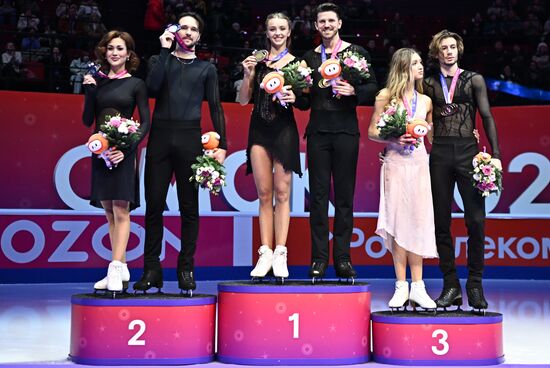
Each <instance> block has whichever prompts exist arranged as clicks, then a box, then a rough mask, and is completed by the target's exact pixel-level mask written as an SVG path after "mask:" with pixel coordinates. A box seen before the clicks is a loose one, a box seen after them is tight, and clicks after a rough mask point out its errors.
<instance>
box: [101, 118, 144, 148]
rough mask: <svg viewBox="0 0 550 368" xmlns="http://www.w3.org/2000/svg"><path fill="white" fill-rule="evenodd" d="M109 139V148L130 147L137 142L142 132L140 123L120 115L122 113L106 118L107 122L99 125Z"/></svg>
mask: <svg viewBox="0 0 550 368" xmlns="http://www.w3.org/2000/svg"><path fill="white" fill-rule="evenodd" d="M99 130H100V131H101V132H102V133H103V135H104V136H105V138H106V139H107V141H108V142H109V148H110V149H114V148H118V149H121V150H123V149H128V148H131V147H132V145H133V144H134V143H136V142H137V141H138V140H139V138H140V136H141V132H140V131H139V123H138V122H137V121H134V120H132V119H126V118H122V117H120V115H118V114H117V115H115V116H110V115H107V116H106V118H105V124H103V125H101V126H100V127H99Z"/></svg>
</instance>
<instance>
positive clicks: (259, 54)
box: [252, 50, 269, 63]
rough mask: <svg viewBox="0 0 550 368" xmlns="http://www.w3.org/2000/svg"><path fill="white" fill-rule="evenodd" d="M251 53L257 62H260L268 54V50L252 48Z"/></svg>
mask: <svg viewBox="0 0 550 368" xmlns="http://www.w3.org/2000/svg"><path fill="white" fill-rule="evenodd" d="M252 55H254V57H255V58H256V61H257V62H258V63H261V62H262V61H264V60H265V59H267V57H268V56H269V52H268V51H267V50H254V51H252Z"/></svg>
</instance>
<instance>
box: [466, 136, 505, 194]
mask: <svg viewBox="0 0 550 368" xmlns="http://www.w3.org/2000/svg"><path fill="white" fill-rule="evenodd" d="M472 165H473V167H474V171H472V172H471V174H472V182H473V185H474V187H475V188H477V190H479V192H480V193H481V195H482V196H483V197H487V196H489V194H491V193H496V192H499V191H502V170H500V169H499V168H497V167H496V166H495V165H493V164H492V163H491V155H490V154H488V153H487V152H485V147H483V152H479V153H478V154H477V155H475V157H474V159H473V160H472Z"/></svg>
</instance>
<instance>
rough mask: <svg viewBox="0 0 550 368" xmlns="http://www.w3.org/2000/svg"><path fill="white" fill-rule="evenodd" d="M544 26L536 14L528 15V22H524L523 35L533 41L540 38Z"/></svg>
mask: <svg viewBox="0 0 550 368" xmlns="http://www.w3.org/2000/svg"><path fill="white" fill-rule="evenodd" d="M541 31H542V26H541V24H540V20H539V18H537V16H536V15H535V13H529V14H527V20H526V21H525V22H523V34H524V35H525V36H526V37H528V38H529V39H531V40H533V39H536V38H538V37H539V36H540V34H541Z"/></svg>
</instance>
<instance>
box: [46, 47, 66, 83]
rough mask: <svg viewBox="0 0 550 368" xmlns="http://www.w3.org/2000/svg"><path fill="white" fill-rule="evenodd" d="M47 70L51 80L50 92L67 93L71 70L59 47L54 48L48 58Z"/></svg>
mask: <svg viewBox="0 0 550 368" xmlns="http://www.w3.org/2000/svg"><path fill="white" fill-rule="evenodd" d="M47 70H48V77H49V79H50V90H51V91H55V92H66V86H67V77H68V71H69V68H68V67H67V60H66V58H65V56H64V55H63V54H62V53H61V50H60V49H59V47H57V46H54V47H53V48H52V51H51V53H50V56H49V58H48V64H47Z"/></svg>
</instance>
